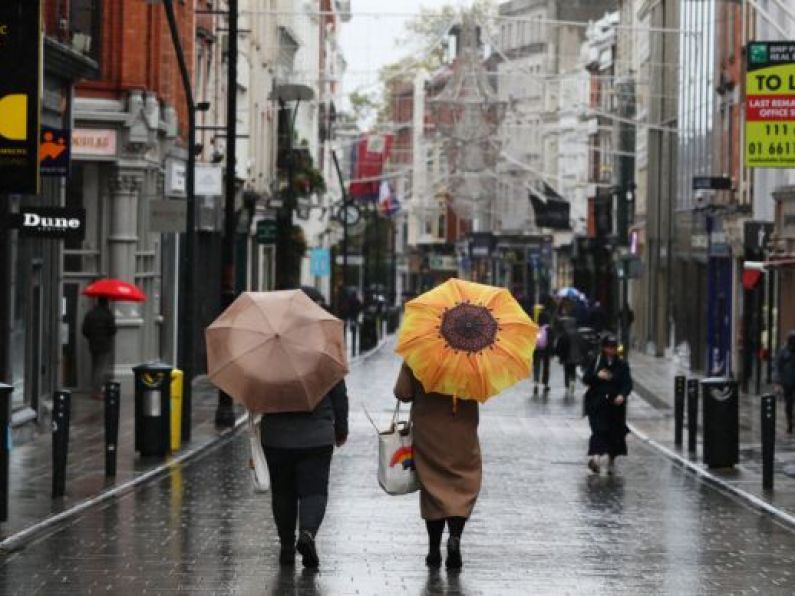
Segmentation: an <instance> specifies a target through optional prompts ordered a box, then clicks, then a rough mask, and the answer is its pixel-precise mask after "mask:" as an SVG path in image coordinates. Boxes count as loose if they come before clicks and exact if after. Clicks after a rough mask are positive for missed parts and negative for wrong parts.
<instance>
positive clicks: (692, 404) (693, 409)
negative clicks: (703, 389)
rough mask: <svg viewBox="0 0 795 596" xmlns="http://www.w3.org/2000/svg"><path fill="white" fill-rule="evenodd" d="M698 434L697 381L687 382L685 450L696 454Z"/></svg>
mask: <svg viewBox="0 0 795 596" xmlns="http://www.w3.org/2000/svg"><path fill="white" fill-rule="evenodd" d="M697 433H698V379H690V380H688V381H687V450H688V451H689V452H690V453H695V452H696V435H697Z"/></svg>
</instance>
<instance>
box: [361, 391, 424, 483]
mask: <svg viewBox="0 0 795 596" xmlns="http://www.w3.org/2000/svg"><path fill="white" fill-rule="evenodd" d="M365 413H366V414H367V417H368V418H370V423H371V424H372V425H373V428H375V430H376V432H377V433H378V484H380V485H381V488H383V489H384V491H385V492H386V493H387V494H390V495H407V494H409V493H413V492H415V491H417V490H419V488H420V485H419V482H418V481H417V472H416V470H415V469H414V449H413V443H412V432H411V417H409V419H408V420H405V421H401V420H400V402H398V404H397V407H395V413H394V415H393V416H392V423H391V425H390V426H389V428H388V429H387V430H385V431H379V430H378V427H377V426H376V425H375V422H373V419H372V418H371V417H370V414H369V413H368V412H367V410H365Z"/></svg>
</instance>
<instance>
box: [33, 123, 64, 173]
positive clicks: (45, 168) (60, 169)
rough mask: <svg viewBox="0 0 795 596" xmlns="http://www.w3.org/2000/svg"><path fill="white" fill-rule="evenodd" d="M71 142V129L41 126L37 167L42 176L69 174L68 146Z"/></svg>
mask: <svg viewBox="0 0 795 596" xmlns="http://www.w3.org/2000/svg"><path fill="white" fill-rule="evenodd" d="M71 144H72V136H71V131H70V130H69V129H68V128H66V129H59V128H50V127H49V126H42V127H41V143H39V168H40V172H41V175H42V176H60V177H62V178H63V177H66V176H68V175H69V156H70V151H69V147H70V145H71Z"/></svg>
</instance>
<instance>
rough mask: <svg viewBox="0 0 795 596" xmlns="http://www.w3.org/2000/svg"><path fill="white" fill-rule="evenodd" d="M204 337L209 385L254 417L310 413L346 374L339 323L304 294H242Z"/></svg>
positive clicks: (287, 292) (341, 327)
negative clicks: (242, 405)
mask: <svg viewBox="0 0 795 596" xmlns="http://www.w3.org/2000/svg"><path fill="white" fill-rule="evenodd" d="M205 334H206V339H207V370H208V375H209V377H210V380H211V381H212V382H213V384H214V385H215V386H216V387H218V388H219V389H221V390H223V391H225V392H226V393H228V394H229V395H230V396H232V398H233V399H234V400H236V401H238V402H240V403H242V404H244V405H245V406H246V407H247V408H248V409H249V410H251V411H253V412H261V413H278V412H309V411H311V410H314V409H315V407H316V406H317V404H318V403H320V401H321V400H322V399H323V397H324V396H325V395H326V393H328V392H329V391H330V390H331V388H332V387H333V386H334V385H336V384H337V383H338V382H339V381H340V380H341V379H342V378H344V376H345V374H346V373H347V372H348V363H347V359H346V356H345V343H344V332H343V323H342V321H340V320H339V319H337V318H336V317H334V316H332V315H330V314H329V313H328V312H326V311H325V310H324V309H323V308H321V307H320V306H318V305H317V304H315V303H314V302H312V300H310V298H309V297H308V296H307V295H306V294H305V293H304V292H302V291H301V290H284V291H279V292H244V293H243V294H241V295H240V296H239V297H238V298H237V300H235V301H234V302H233V303H232V304H231V305H230V306H229V308H227V309H226V310H225V311H224V312H223V313H222V314H221V316H220V317H218V318H217V319H216V320H215V321H214V322H213V323H212V325H210V326H209V327H208V328H207V330H206V332H205Z"/></svg>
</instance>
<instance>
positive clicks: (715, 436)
mask: <svg viewBox="0 0 795 596" xmlns="http://www.w3.org/2000/svg"><path fill="white" fill-rule="evenodd" d="M701 389H702V391H701V393H702V396H703V403H704V413H703V423H702V424H703V428H704V449H703V458H704V463H705V464H707V467H710V468H729V467H731V466H733V465H735V464H736V463H737V462H739V461H740V400H739V398H738V391H737V381H735V380H734V379H730V378H725V377H711V378H708V379H703V380H702V381H701Z"/></svg>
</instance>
